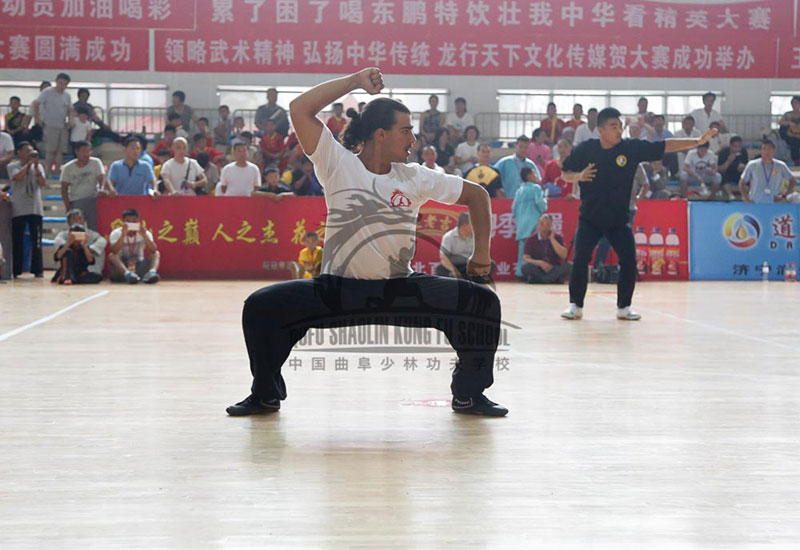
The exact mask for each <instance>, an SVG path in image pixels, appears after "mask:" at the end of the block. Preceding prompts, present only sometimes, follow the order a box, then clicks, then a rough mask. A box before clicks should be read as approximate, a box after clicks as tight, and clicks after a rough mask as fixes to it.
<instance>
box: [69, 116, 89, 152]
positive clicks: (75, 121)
mask: <svg viewBox="0 0 800 550" xmlns="http://www.w3.org/2000/svg"><path fill="white" fill-rule="evenodd" d="M75 113H76V115H77V116H74V117H72V128H71V129H70V132H69V143H70V148H71V150H72V154H73V155H74V154H75V147H76V146H77V144H78V143H83V142H91V141H92V122H91V121H90V120H89V111H88V110H87V109H86V108H85V107H78V109H77V110H76V111H75Z"/></svg>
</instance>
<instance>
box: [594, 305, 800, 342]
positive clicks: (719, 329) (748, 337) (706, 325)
mask: <svg viewBox="0 0 800 550" xmlns="http://www.w3.org/2000/svg"><path fill="white" fill-rule="evenodd" d="M595 297H596V298H600V299H601V300H605V301H607V302H614V303H615V304H616V302H617V300H616V298H610V297H608V296H595ZM633 309H634V311H641V312H643V313H655V314H657V315H663V316H664V317H669V318H670V319H675V320H676V321H683V322H684V323H688V324H690V325H697V326H698V327H703V328H705V329H709V330H715V331H717V332H722V333H724V334H728V335H730V336H735V337H737V338H743V339H745V340H752V341H753V342H759V343H761V344H769V345H770V346H778V347H781V348H785V349H790V350H792V351H800V347H797V346H790V345H789V344H783V343H781V342H776V341H774V340H768V339H767V338H761V337H759V336H752V335H750V334H745V333H742V332H736V331H735V330H730V329H727V328H722V327H718V326H717V325H712V324H710V323H704V322H702V321H695V320H694V319H686V318H684V317H679V316H678V315H673V314H672V313H665V312H663V311H660V310H657V309H652V308H644V307H639V306H634V307H633Z"/></svg>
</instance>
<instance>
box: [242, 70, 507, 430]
mask: <svg viewBox="0 0 800 550" xmlns="http://www.w3.org/2000/svg"><path fill="white" fill-rule="evenodd" d="M359 88H363V89H364V90H366V92H367V93H369V94H372V95H374V94H377V93H379V92H380V91H381V89H382V88H383V77H382V75H381V73H380V70H379V69H377V68H369V69H364V70H362V71H360V72H358V73H354V74H352V75H349V76H345V77H341V78H337V79H334V80H330V81H328V82H325V83H323V84H320V85H318V86H316V87H314V88H312V89H310V90H308V91H307V92H305V93H303V94H301V95H300V96H299V97H298V98H297V99H295V100H294V101H292V103H291V106H290V109H291V117H292V123H293V124H294V128H295V131H296V132H297V137H298V140H299V141H300V144H301V146H302V147H303V150H304V151H305V152H306V154H308V155H309V158H310V159H311V161H312V162H313V163H314V171H315V173H316V175H317V177H318V179H319V182H320V184H321V185H322V186H323V187H324V189H325V202H326V204H327V208H328V214H327V221H326V226H325V246H324V248H323V256H322V272H321V274H320V275H319V276H318V277H314V278H313V279H300V280H292V281H287V282H283V283H278V284H273V285H270V286H268V287H266V288H263V289H261V290H259V291H257V292H255V293H253V294H252V295H250V297H248V298H247V300H246V301H245V305H244V311H243V313H242V325H243V329H244V336H245V341H246V344H247V351H248V354H249V356H250V369H251V372H252V374H253V378H254V379H253V385H252V388H251V393H250V395H249V396H248V397H247V398H246V399H244V400H243V401H241V402H240V403H237V404H235V405H232V406H230V407H228V409H227V412H228V414H230V415H232V416H244V415H251V414H261V413H270V412H275V411H277V410H279V409H280V404H281V400H283V399H285V398H286V383H285V382H284V380H283V377H282V376H281V366H282V365H283V363H284V361H285V360H286V359H287V357H288V356H289V354H290V352H291V350H292V347H293V346H294V344H295V343H296V342H298V341H299V340H300V339H301V338H302V337H303V336H304V335H305V334H306V331H307V330H308V329H309V328H312V327H313V328H317V327H325V326H331V325H333V324H335V325H336V326H354V325H365V324H375V323H378V324H401V325H405V324H412V325H411V326H422V327H430V328H436V329H438V330H441V331H443V332H444V333H445V335H446V337H447V339H448V341H449V342H450V344H451V345H452V346H453V347H454V348H455V350H456V352H457V354H458V362H457V363H456V367H455V369H454V371H453V381H452V384H451V386H450V387H451V390H452V392H453V401H452V408H453V410H454V411H455V412H458V413H465V414H479V415H487V416H504V415H505V414H507V413H508V410H507V409H506V408H504V407H501V406H500V405H497V404H496V403H493V402H492V401H490V400H489V399H488V398H486V397H485V396H484V395H483V391H484V390H485V389H486V388H488V387H489V386H491V385H492V382H493V377H492V370H493V368H492V367H493V364H494V353H495V351H496V349H497V342H498V339H499V334H500V301H499V299H498V298H497V295H496V294H495V293H494V292H493V291H492V290H491V289H490V288H487V287H486V286H484V285H481V284H476V281H481V282H486V283H488V282H489V277H488V274H489V271H490V268H491V258H490V256H489V235H490V226H491V206H490V202H489V195H488V193H487V192H486V191H485V190H484V189H483V188H482V187H481V186H480V185H478V184H475V183H471V182H465V181H464V180H462V179H461V178H459V177H456V176H452V175H448V174H441V173H437V172H434V171H433V170H430V169H428V168H425V167H424V166H421V165H419V164H415V163H412V164H404V163H405V160H406V159H407V158H408V154H409V151H410V149H411V146H412V144H413V143H414V139H415V138H414V133H413V126H412V124H411V113H410V112H409V110H408V108H407V107H406V106H405V105H403V104H402V103H400V102H398V101H396V100H393V99H389V98H384V97H381V98H377V99H374V100H373V101H371V102H370V103H368V104H367V106H366V107H365V108H364V111H363V112H362V113H361V114H360V115H358V116H356V117H351V119H350V124H349V125H348V127H347V128H346V129H345V131H344V132H342V135H341V136H340V138H341V141H342V142H341V143H339V142H337V141H336V140H334V139H333V134H331V132H330V130H329V129H328V128H327V127H326V126H325V125H324V124H323V123H322V121H321V120H319V118H317V115H318V114H319V113H320V111H322V110H323V109H324V108H325V107H326V106H327V105H329V104H331V103H333V102H334V101H336V100H337V99H339V98H340V97H342V96H345V95H347V94H349V93H351V92H353V91H354V90H356V89H359ZM387 120H388V121H393V122H391V123H390V124H389V123H387ZM354 151H359V154H358V155H356V154H355V153H354ZM428 200H436V201H439V202H442V203H445V204H460V205H464V206H467V207H468V208H469V213H470V219H471V221H472V226H473V229H474V242H475V246H474V251H473V253H472V256H471V258H470V260H469V263H468V264H467V278H465V279H450V278H444V277H436V276H434V275H427V274H424V273H414V272H413V271H412V269H411V259H412V258H413V257H414V251H415V247H416V238H417V232H416V228H417V217H418V214H419V209H420V207H421V206H422V205H423V204H425V202H427V201H428ZM457 327H458V328H457ZM459 328H460V330H459ZM472 337H475V338H472Z"/></svg>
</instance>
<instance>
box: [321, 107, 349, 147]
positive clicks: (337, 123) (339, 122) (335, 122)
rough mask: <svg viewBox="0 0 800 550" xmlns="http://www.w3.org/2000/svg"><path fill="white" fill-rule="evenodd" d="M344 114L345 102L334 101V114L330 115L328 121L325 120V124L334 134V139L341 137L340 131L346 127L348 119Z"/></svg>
mask: <svg viewBox="0 0 800 550" xmlns="http://www.w3.org/2000/svg"><path fill="white" fill-rule="evenodd" d="M343 114H344V104H342V103H334V104H333V114H332V115H331V116H330V117H328V120H327V122H325V125H326V126H327V127H328V129H329V130H330V131H331V133H332V134H333V138H334V139H339V133H340V132H341V131H342V130H344V127H345V126H346V125H347V119H346V118H344V116H342V115H343Z"/></svg>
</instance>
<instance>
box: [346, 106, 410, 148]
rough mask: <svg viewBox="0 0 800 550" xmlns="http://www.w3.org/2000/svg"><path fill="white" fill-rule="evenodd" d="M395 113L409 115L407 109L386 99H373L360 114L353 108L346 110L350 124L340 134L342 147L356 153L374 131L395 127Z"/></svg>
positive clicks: (370, 137)
mask: <svg viewBox="0 0 800 550" xmlns="http://www.w3.org/2000/svg"><path fill="white" fill-rule="evenodd" d="M395 112H399V113H406V114H411V111H409V110H408V107H406V106H405V105H403V104H402V103H400V102H399V101H397V100H396V99H389V98H388V97H379V98H377V99H373V100H372V101H370V102H369V103H367V105H366V107H364V111H363V112H362V113H361V114H359V113H358V111H356V110H355V109H353V108H350V109H347V116H348V118H350V122H348V123H347V127H346V128H345V129H344V131H343V132H342V138H341V139H342V145H344V146H345V147H346V148H347V149H349V150H351V151H353V152H355V151H357V150H358V148H359V146H360V145H361V144H363V143H364V142H366V141H369V140H370V139H372V134H374V133H375V130H377V129H378V128H380V129H382V130H388V129H390V128H391V127H392V126H394V125H395Z"/></svg>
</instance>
